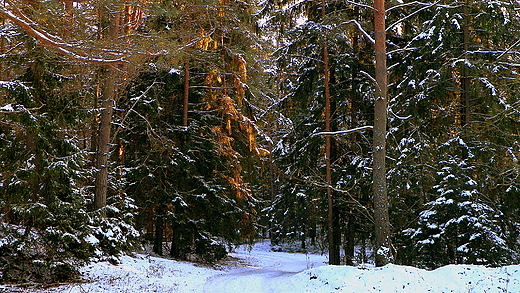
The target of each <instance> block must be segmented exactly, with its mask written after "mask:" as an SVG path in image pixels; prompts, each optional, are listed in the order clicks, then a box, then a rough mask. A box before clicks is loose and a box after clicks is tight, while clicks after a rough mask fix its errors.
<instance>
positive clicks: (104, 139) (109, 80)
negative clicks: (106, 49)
mask: <svg viewBox="0 0 520 293" xmlns="http://www.w3.org/2000/svg"><path fill="white" fill-rule="evenodd" d="M116 74H117V73H116V72H115V69H114V68H113V67H110V66H107V67H105V68H103V71H102V74H101V76H102V78H103V81H102V89H101V98H102V100H101V117H100V119H99V129H98V144H97V149H98V151H97V154H96V168H97V170H98V173H97V175H96V182H95V195H94V209H96V210H97V209H100V208H103V207H105V206H106V203H107V193H108V159H109V155H110V133H111V124H112V114H113V108H114V103H115V101H116V81H115V79H116Z"/></svg>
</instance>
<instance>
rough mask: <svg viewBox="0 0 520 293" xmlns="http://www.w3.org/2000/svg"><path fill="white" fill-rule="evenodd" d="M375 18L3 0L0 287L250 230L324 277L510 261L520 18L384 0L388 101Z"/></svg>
mask: <svg viewBox="0 0 520 293" xmlns="http://www.w3.org/2000/svg"><path fill="white" fill-rule="evenodd" d="M377 2H378V1H376V3H377ZM379 3H382V1H379ZM374 4H375V3H372V2H370V1H348V0H346V1H345V0H344V1H330V0H323V1H321V2H316V1H284V0H280V1H273V0H266V1H261V2H254V1H232V0H218V1H167V0H164V1H160V0H157V1H145V0H142V1H112V0H92V1H88V0H87V1H29V0H3V1H2V2H1V4H0V18H1V26H0V56H1V58H0V88H1V90H0V91H1V93H2V94H1V96H0V117H1V120H0V122H1V123H0V148H1V152H0V166H1V169H0V186H1V188H0V197H1V201H0V218H1V221H0V222H1V225H0V235H1V238H0V271H1V273H0V281H2V282H20V281H29V280H39V281H44V282H56V281H63V280H68V279H73V278H75V277H77V266H78V265H79V264H80V263H81V262H82V261H88V260H93V259H99V260H104V259H109V260H112V261H117V255H119V254H120V253H121V252H124V251H128V250H132V249H136V247H139V246H141V245H144V244H150V245H151V246H152V247H153V251H154V252H155V253H157V254H159V255H164V254H169V255H170V256H171V257H174V258H177V259H185V260H197V261H205V262H213V261H216V260H218V259H221V258H223V257H224V256H225V255H226V249H227V248H228V247H231V246H232V245H235V244H240V243H245V242H252V241H254V239H256V238H258V237H270V238H271V239H272V241H273V243H275V244H276V243H285V242H295V241H297V242H299V243H300V246H301V249H302V250H306V249H308V247H309V245H310V246H312V247H321V248H322V249H323V250H324V251H328V252H329V262H330V263H331V264H340V263H344V264H348V265H352V264H354V263H356V262H366V261H367V258H375V259H376V263H378V264H384V263H386V262H394V263H399V264H406V265H414V266H417V267H423V268H436V267H439V266H443V265H446V264H484V265H490V266H501V265H506V264H511V263H517V262H518V251H519V239H518V237H519V235H518V233H519V232H518V231H519V222H520V219H519V216H520V214H519V208H520V206H519V205H520V201H519V200H518V199H519V194H520V189H519V184H520V182H519V181H518V175H519V164H518V158H517V156H518V154H519V151H520V146H519V144H518V141H517V139H518V126H519V118H520V112H519V107H520V105H519V98H518V97H519V93H518V88H519V87H518V85H519V81H520V79H519V76H518V72H517V70H518V67H519V66H520V55H519V52H518V51H517V49H518V46H519V45H520V39H519V36H520V34H519V32H520V27H519V26H520V21H519V20H520V15H519V13H520V9H519V8H520V3H519V2H518V1H515V0H508V1H491V0H475V1H457V0H454V1H445V0H438V1H434V2H418V1H406V2H403V1H398V0H397V1H386V8H387V11H386V13H383V15H382V16H383V18H382V19H385V17H386V28H385V27H384V26H383V30H382V31H381V27H380V26H379V33H380V35H379V36H381V33H383V36H384V37H385V38H386V39H385V40H384V42H383V44H386V48H385V50H387V51H385V52H383V54H384V55H383V56H386V60H385V62H387V65H386V64H385V66H384V68H383V69H384V70H383V71H384V74H385V76H386V75H387V79H388V86H386V85H385V86H384V87H381V86H380V85H381V83H380V81H381V79H378V76H379V77H380V76H381V75H378V73H377V71H376V67H378V66H377V64H379V66H380V65H381V62H379V63H377V62H376V55H377V54H375V53H374V52H375V51H377V50H376V47H377V46H375V45H377V44H378V39H377V37H378V35H377V33H374V32H378V26H377V21H376V22H374V11H375V12H378V11H379V12H384V10H381V9H379V10H378V9H374V8H373V7H374V6H375V5H374ZM379 40H380V39H379ZM379 44H381V43H380V42H379ZM379 56H381V55H379ZM379 68H381V67H379ZM385 78H386V77H385ZM383 92H385V96H381V94H382V93H383ZM386 92H387V93H388V96H387V98H386ZM381 97H383V98H381ZM378 101H384V102H385V103H386V105H384V115H385V117H382V120H381V117H378V115H375V114H374V113H375V112H377V109H376V108H377V107H375V105H376V104H377V103H378ZM379 113H380V112H379ZM378 119H379V120H378ZM376 121H385V123H388V127H387V128H386V126H385V129H384V133H383V136H382V139H383V140H384V141H383V142H384V144H383V145H382V146H381V145H379V146H378V145H375V142H374V139H373V138H374V133H377V131H376V127H374V129H372V128H373V127H372V126H375V125H374V124H375V123H376ZM348 129H357V131H355V132H347V133H341V131H343V130H348ZM372 130H373V131H372ZM323 132H328V133H329V134H330V133H336V135H324V133H323ZM338 132H339V133H338ZM379 139H381V137H379ZM381 150H385V151H386V152H384V153H383V166H385V167H386V170H385V172H384V176H382V178H381V177H380V178H375V175H374V174H375V172H373V171H374V170H375V169H377V170H380V169H379V168H374V167H373V166H374V165H373V164H374V163H376V162H374V159H373V158H374V156H373V155H374V154H375V153H377V152H379V151H381ZM384 159H386V163H385V162H384ZM383 170H384V168H383ZM373 176H374V177H373ZM376 179H377V180H376ZM376 181H377V182H383V183H384V188H385V191H384V192H385V196H386V193H387V194H388V204H386V203H385V202H383V210H384V209H385V208H387V209H388V211H389V218H388V219H384V217H383V220H385V221H386V220H387V224H388V227H389V229H391V230H390V231H388V235H387V238H385V239H383V240H384V241H383V242H385V241H386V242H385V243H382V242H381V240H380V239H379V240H378V239H377V233H378V231H381V229H380V228H381V217H380V214H378V208H381V204H380V202H379V201H378V198H377V196H376V195H377V194H378V193H377V187H374V186H373V185H374V184H373V183H374V182H376ZM381 186H382V185H381ZM374 202H376V204H374ZM382 244H384V245H382ZM356 246H357V247H360V248H361V251H362V252H361V253H356V252H355V251H356V250H355V249H354V248H355V247H356ZM381 248H384V249H381ZM370 252H373V253H370ZM377 255H380V256H384V259H383V260H379V261H378V259H377V257H376V256H377Z"/></svg>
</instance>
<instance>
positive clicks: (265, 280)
mask: <svg viewBox="0 0 520 293" xmlns="http://www.w3.org/2000/svg"><path fill="white" fill-rule="evenodd" d="M269 248H270V246H269V242H268V241H264V242H260V243H257V244H256V245H254V246H253V247H252V249H250V247H249V248H248V247H247V246H243V247H240V248H239V249H237V251H236V252H234V253H231V257H233V258H235V259H237V261H236V262H235V263H234V264H228V265H223V266H222V267H220V268H219V269H212V268H207V267H203V266H200V265H195V264H192V263H188V262H179V261H174V260H169V259H163V258H158V257H153V256H149V255H144V254H135V255H134V256H133V257H130V256H125V257H122V258H121V259H120V264H119V265H112V264H109V263H107V262H101V263H93V264H90V265H88V266H85V267H83V268H82V273H83V276H84V278H85V279H86V280H88V282H86V283H82V284H69V285H64V286H60V287H55V288H50V289H46V290H34V289H33V290H26V291H23V292H39V293H44V292H45V293H55V292H70V293H80V292H128V293H133V292H136V293H137V292H139V293H141V292H142V293H144V292H200V293H221V292H222V293H256V292H274V293H282V292H283V293H302V292H313V293H325V292H327V293H328V292H353V293H354V292H355V293H363V292H413V293H421V292H433V293H440V292H460V293H467V292H472V293H476V292H487V293H492V292H497V293H499V292H500V293H504V292H520V266H519V265H512V266H506V267H501V268H486V267H484V266H473V265H450V266H446V267H442V268H439V269H437V270H433V271H426V270H421V269H417V268H413V267H407V266H398V265H387V266H384V267H382V268H375V267H373V266H371V265H358V266H357V267H349V266H329V265H326V262H327V259H326V257H325V256H323V255H314V254H298V253H284V252H271V251H270V250H269ZM5 289H7V290H8V292H9V287H2V286H0V292H4V291H2V290H5ZM11 289H13V288H12V287H11Z"/></svg>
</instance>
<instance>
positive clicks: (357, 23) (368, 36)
mask: <svg viewBox="0 0 520 293" xmlns="http://www.w3.org/2000/svg"><path fill="white" fill-rule="evenodd" d="M347 24H354V25H355V26H356V27H357V28H358V29H359V31H360V32H361V33H362V34H363V35H364V36H365V37H366V38H367V39H368V40H369V41H370V42H371V43H372V44H375V43H376V41H375V40H374V39H373V38H372V37H371V36H370V34H368V33H367V32H366V31H365V30H364V29H363V27H362V26H361V24H360V23H359V22H357V21H356V20H349V21H347V22H343V23H342V25H347Z"/></svg>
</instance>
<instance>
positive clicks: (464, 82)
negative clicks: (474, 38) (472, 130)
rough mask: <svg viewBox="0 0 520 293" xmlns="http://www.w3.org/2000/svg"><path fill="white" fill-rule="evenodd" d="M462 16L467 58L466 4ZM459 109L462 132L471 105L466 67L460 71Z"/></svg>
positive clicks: (469, 115)
mask: <svg viewBox="0 0 520 293" xmlns="http://www.w3.org/2000/svg"><path fill="white" fill-rule="evenodd" d="M463 14H464V16H463V17H464V20H463V21H464V23H463V26H462V42H463V46H464V52H463V54H464V56H465V58H468V57H469V55H468V50H469V13H468V3H467V2H466V3H464V7H463ZM460 82H461V88H462V89H461V97H460V98H461V101H460V104H461V107H460V114H461V117H460V126H461V128H462V131H463V132H466V131H465V128H466V125H468V124H469V122H470V117H471V104H470V99H471V97H470V91H471V80H470V77H469V72H468V67H467V66H466V65H464V68H463V69H462V77H461V81H460Z"/></svg>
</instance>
